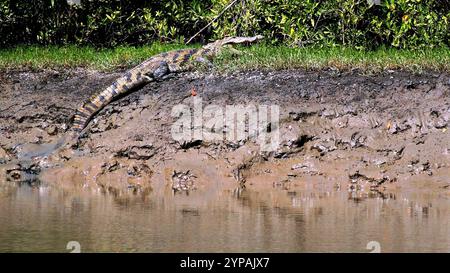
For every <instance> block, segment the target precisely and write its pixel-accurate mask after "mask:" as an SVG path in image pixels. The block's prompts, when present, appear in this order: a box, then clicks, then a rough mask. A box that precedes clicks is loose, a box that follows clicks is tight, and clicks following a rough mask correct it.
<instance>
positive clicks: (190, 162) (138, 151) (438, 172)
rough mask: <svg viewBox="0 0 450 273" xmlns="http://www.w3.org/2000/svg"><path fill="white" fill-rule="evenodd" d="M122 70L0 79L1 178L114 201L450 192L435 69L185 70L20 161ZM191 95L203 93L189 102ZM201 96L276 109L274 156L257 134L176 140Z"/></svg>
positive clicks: (449, 84)
mask: <svg viewBox="0 0 450 273" xmlns="http://www.w3.org/2000/svg"><path fill="white" fill-rule="evenodd" d="M119 75H120V73H99V72H95V71H86V70H71V71H64V72H61V71H60V72H57V71H42V72H18V71H16V72H11V73H3V74H2V76H1V78H0V82H1V89H0V96H1V100H0V131H1V135H0V146H1V149H0V160H1V162H0V163H2V165H0V168H1V174H0V175H1V177H0V181H6V180H7V179H9V180H22V181H28V182H30V181H32V180H33V179H34V178H37V179H38V180H39V181H40V182H41V183H47V184H50V185H55V186H57V187H63V188H91V189H93V190H103V191H106V192H112V193H116V194H121V193H142V194H145V193H148V192H150V191H152V192H155V193H164V192H170V191H175V192H176V193H181V194H185V193H188V192H189V191H193V190H195V191H200V192H202V193H205V194H209V193H211V192H214V191H216V190H218V189H221V190H223V189H235V188H236V187H237V186H239V185H240V186H245V187H246V188H250V189H251V188H257V189H258V190H264V189H266V188H267V189H273V188H278V189H283V190H288V191H289V190H290V189H294V190H295V189H298V190H300V189H305V190H313V191H314V190H319V191H322V190H327V191H328V190H346V191H349V192H350V193H351V194H353V195H354V196H355V197H357V198H359V197H366V196H370V195H380V194H383V193H385V192H386V191H395V190H418V189H420V190H431V191H439V192H443V193H447V194H448V192H449V190H450V180H449V177H450V132H449V131H448V130H447V129H448V125H449V120H450V104H449V102H450V99H449V95H450V75H448V74H437V73H432V72H428V73H423V74H421V75H413V74H410V73H406V72H401V71H386V72H385V73H383V74H378V75H363V74H362V73H359V72H358V71H354V72H346V73H340V72H336V71H332V70H329V71H320V72H307V71H297V70H296V71H280V72H246V73H236V74H231V75H213V74H207V75H204V74H200V73H189V74H182V75H179V76H177V77H176V78H173V79H170V80H167V81H164V82H159V83H152V84H149V85H147V86H146V87H144V88H143V89H141V90H138V91H136V92H134V93H131V94H130V95H128V96H125V97H123V98H121V99H119V100H117V101H115V102H113V103H111V104H110V105H109V106H107V107H106V108H105V109H103V110H102V111H101V112H100V113H99V114H97V116H96V117H95V119H94V120H93V121H92V122H91V123H90V125H89V127H88V128H87V130H86V132H85V133H84V134H83V135H82V137H81V138H80V140H79V142H78V144H77V146H76V147H72V148H69V149H66V150H63V151H61V152H58V153H55V154H53V155H51V156H48V157H45V158H37V159H35V160H33V161H31V162H26V163H25V162H17V161H16V156H17V154H18V153H20V152H21V150H20V149H23V147H28V148H27V149H32V147H33V146H30V145H29V146H20V145H19V146H17V145H18V144H24V143H28V144H30V143H31V144H38V145H42V144H45V143H51V142H52V141H53V142H54V141H56V140H57V139H58V138H60V137H61V136H62V135H63V134H64V132H65V131H66V130H67V128H69V127H70V124H71V118H72V116H73V114H74V113H75V109H76V108H77V107H78V106H79V105H80V104H81V103H82V102H83V101H84V100H85V99H87V98H88V97H89V96H90V95H92V94H93V93H94V92H97V91H99V90H101V89H102V88H104V87H106V86H107V85H108V84H109V83H111V82H112V81H113V80H114V79H115V78H116V77H118V76H119ZM192 88H195V90H196V91H195V93H196V96H195V97H194V96H190V97H189V96H186V94H189V93H190V92H192V91H191V90H192ZM199 98H201V99H202V104H203V106H207V105H217V106H219V107H223V109H225V107H226V106H227V105H255V106H258V105H278V106H279V109H280V125H279V129H280V145H279V147H278V149H277V150H276V151H272V152H261V150H260V146H259V145H258V144H257V143H256V142H255V140H254V139H248V140H244V141H237V142H233V141H190V142H179V141H175V140H174V139H173V137H172V134H171V128H172V126H173V124H174V122H175V121H176V120H177V118H176V117H172V115H171V111H172V109H173V106H174V105H176V104H184V105H187V106H191V105H192V104H193V100H194V99H199ZM30 147H31V148H30ZM41 147H42V146H41ZM18 163H19V164H18ZM11 183H14V182H11Z"/></svg>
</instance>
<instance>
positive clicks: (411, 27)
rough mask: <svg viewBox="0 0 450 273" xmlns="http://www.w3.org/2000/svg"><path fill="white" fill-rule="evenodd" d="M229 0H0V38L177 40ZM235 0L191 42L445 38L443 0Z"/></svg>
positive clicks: (408, 43) (438, 41)
mask: <svg viewBox="0 0 450 273" xmlns="http://www.w3.org/2000/svg"><path fill="white" fill-rule="evenodd" d="M228 3H229V0H159V1H155V0H151V1H144V0H140V1H131V0H81V5H69V4H68V3H67V1H66V0H33V1H22V0H0V33H1V37H2V39H1V40H0V46H3V47H5V46H15V45H17V44H40V45H65V44H78V45H88V46H93V47H116V46H121V45H146V44H149V43H151V42H153V41H160V42H171V43H174V42H175V43H176V42H178V43H182V42H183V41H186V39H187V38H189V37H190V36H192V35H193V34H194V33H195V32H196V31H198V30H199V29H200V28H202V27H203V26H205V25H206V24H207V23H208V22H209V21H211V20H212V19H213V18H214V17H216V16H217V15H218V14H219V13H220V12H221V11H222V9H223V8H224V7H225V6H226V5H228ZM370 3H371V1H367V0H239V1H238V2H237V4H236V5H235V6H234V7H232V8H231V9H229V10H228V11H227V12H225V13H224V14H223V16H221V17H220V18H219V20H217V21H216V22H214V23H213V24H212V25H211V27H210V28H208V29H207V30H205V32H203V33H202V35H201V36H199V37H198V39H197V41H196V42H204V41H205V40H210V39H217V38H222V37H224V36H227V35H254V34H263V35H265V36H266V37H267V41H268V42H269V43H271V44H284V45H288V46H291V47H304V46H321V47H324V46H328V47H329V46H336V45H342V46H346V47H354V48H357V49H376V48H378V47H380V46H385V47H394V48H404V49H417V48H430V47H442V46H449V45H450V44H449V40H450V39H449V38H450V31H449V29H450V22H449V20H450V0H381V5H374V4H370Z"/></svg>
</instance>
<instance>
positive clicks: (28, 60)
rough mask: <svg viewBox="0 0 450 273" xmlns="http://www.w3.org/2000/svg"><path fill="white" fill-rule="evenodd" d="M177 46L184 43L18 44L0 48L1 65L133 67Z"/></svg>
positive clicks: (102, 68) (58, 67)
mask: <svg viewBox="0 0 450 273" xmlns="http://www.w3.org/2000/svg"><path fill="white" fill-rule="evenodd" d="M180 48H184V46H183V45H179V44H178V45H177V44H159V43H154V44H152V45H150V46H143V47H138V48H136V47H117V48H114V49H95V48H92V47H87V46H84V47H78V46H64V47H57V46H49V47H43V46H18V47H15V48H9V49H0V69H1V70H9V69H24V68H25V69H34V70H35V69H45V68H52V69H62V68H76V67H85V68H92V69H97V70H103V71H107V70H114V69H121V68H128V67H132V66H134V65H137V64H139V63H140V62H142V61H144V60H145V59H147V58H148V57H150V56H152V55H155V54H158V53H161V52H164V51H169V50H173V49H180Z"/></svg>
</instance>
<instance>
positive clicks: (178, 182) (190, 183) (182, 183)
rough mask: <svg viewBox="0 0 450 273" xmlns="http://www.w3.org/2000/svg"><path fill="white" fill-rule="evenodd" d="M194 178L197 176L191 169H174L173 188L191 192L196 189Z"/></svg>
mask: <svg viewBox="0 0 450 273" xmlns="http://www.w3.org/2000/svg"><path fill="white" fill-rule="evenodd" d="M194 178H197V177H196V176H195V175H194V174H192V173H191V171H190V170H187V171H185V172H183V171H175V170H174V171H173V174H172V189H173V190H174V192H175V193H176V192H183V191H184V192H186V193H187V192H189V191H191V190H195V183H194Z"/></svg>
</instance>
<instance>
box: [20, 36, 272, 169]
mask: <svg viewBox="0 0 450 273" xmlns="http://www.w3.org/2000/svg"><path fill="white" fill-rule="evenodd" d="M262 38H263V36H261V35H257V36H253V37H228V38H224V39H221V40H217V41H215V42H212V43H209V44H206V45H204V46H203V47H200V48H187V49H180V50H173V51H168V52H164V53H160V54H158V55H155V56H152V57H150V58H148V59H147V60H145V61H144V62H142V63H141V64H139V65H137V66H136V67H134V68H131V69H130V70H128V71H126V72H125V73H124V74H123V75H122V76H121V77H119V78H117V79H116V80H115V81H114V82H113V83H112V84H111V85H109V86H108V87H106V88H105V89H103V90H102V91H101V92H98V93H96V94H94V95H93V96H91V97H90V98H89V99H88V100H86V101H85V102H84V103H83V104H82V105H81V106H80V107H79V108H78V109H77V110H76V113H75V115H74V118H73V124H72V126H71V127H70V129H69V130H68V131H67V132H66V133H65V134H64V135H63V136H62V137H61V138H60V139H58V140H57V141H56V142H54V143H46V144H41V145H37V144H24V145H18V146H17V147H16V149H15V152H16V156H17V158H18V160H19V161H30V160H33V158H42V157H45V156H48V155H50V154H52V153H54V152H55V151H57V150H59V149H60V148H61V147H68V146H72V145H74V144H75V143H76V142H77V140H78V139H79V137H80V136H81V135H82V132H83V130H84V129H86V128H87V126H88V124H89V122H90V120H92V118H93V117H94V116H95V115H96V114H97V113H98V112H99V111H100V110H101V109H102V108H104V107H105V106H107V105H108V104H109V103H110V102H111V101H113V100H114V99H116V98H118V97H119V96H123V95H124V94H127V93H129V92H131V91H134V90H137V89H139V88H142V87H143V86H144V85H146V84H148V83H150V82H153V81H161V80H164V79H166V78H168V77H170V76H171V75H173V74H175V73H179V72H185V71H189V70H193V69H194V68H195V67H196V64H198V63H203V64H207V65H208V66H212V63H211V61H212V59H213V58H214V56H216V55H217V54H218V53H219V52H220V51H221V50H222V49H223V48H224V47H225V46H229V45H232V44H251V43H254V42H257V41H259V40H261V39H262Z"/></svg>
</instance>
